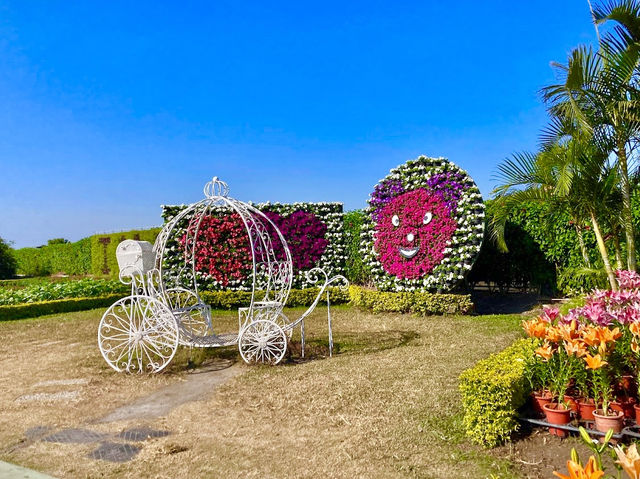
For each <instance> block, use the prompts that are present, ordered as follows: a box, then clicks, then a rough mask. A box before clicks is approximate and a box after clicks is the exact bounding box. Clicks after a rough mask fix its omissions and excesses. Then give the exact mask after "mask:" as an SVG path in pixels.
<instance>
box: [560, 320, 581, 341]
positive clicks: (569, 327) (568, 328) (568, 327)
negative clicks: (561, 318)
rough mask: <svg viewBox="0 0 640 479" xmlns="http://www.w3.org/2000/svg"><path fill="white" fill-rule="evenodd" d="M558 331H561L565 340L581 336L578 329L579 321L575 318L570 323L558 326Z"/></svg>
mask: <svg viewBox="0 0 640 479" xmlns="http://www.w3.org/2000/svg"><path fill="white" fill-rule="evenodd" d="M558 331H559V332H560V336H562V339H564V340H565V341H571V340H573V339H576V338H578V337H580V332H579V331H578V323H577V322H576V320H575V319H574V320H573V321H571V323H569V324H562V325H560V326H558Z"/></svg>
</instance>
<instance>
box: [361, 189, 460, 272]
mask: <svg viewBox="0 0 640 479" xmlns="http://www.w3.org/2000/svg"><path fill="white" fill-rule="evenodd" d="M456 227H457V223H456V220H455V219H453V218H452V217H451V212H450V211H449V209H448V208H447V206H446V205H445V203H444V202H443V201H442V199H440V198H439V197H438V196H437V195H436V194H434V193H432V192H430V191H427V190H426V189H423V188H419V189H417V190H414V191H409V192H407V193H403V194H401V195H400V196H397V197H395V198H394V199H393V200H391V201H390V202H389V203H388V204H387V205H386V206H384V208H382V210H380V212H379V216H378V222H377V224H376V233H375V243H374V246H375V250H376V252H377V253H378V257H379V260H380V263H381V264H382V267H383V268H384V269H385V271H386V272H387V273H389V274H392V275H394V276H397V277H398V278H401V279H405V278H406V279H417V278H420V277H422V276H425V275H427V274H429V273H430V272H431V271H432V270H433V268H434V267H435V266H436V265H438V264H439V263H440V262H441V261H442V260H443V259H444V249H445V248H446V247H447V241H449V240H450V239H451V238H452V236H453V233H454V232H455V230H456Z"/></svg>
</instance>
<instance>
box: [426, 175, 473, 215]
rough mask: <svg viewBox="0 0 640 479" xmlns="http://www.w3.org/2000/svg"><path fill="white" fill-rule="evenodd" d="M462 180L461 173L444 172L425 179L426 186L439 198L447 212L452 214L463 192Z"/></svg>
mask: <svg viewBox="0 0 640 479" xmlns="http://www.w3.org/2000/svg"><path fill="white" fill-rule="evenodd" d="M464 178H465V177H464V175H463V174H462V173H459V172H453V171H446V172H444V173H438V174H436V175H433V176H432V177H430V178H429V179H427V186H428V187H429V189H431V190H432V191H433V192H435V193H436V194H437V195H438V196H439V197H440V199H441V200H442V201H443V202H444V204H445V205H447V208H449V211H452V212H453V211H455V210H456V208H457V207H458V200H460V197H461V196H462V193H463V192H464V190H465V187H464V185H463V182H464Z"/></svg>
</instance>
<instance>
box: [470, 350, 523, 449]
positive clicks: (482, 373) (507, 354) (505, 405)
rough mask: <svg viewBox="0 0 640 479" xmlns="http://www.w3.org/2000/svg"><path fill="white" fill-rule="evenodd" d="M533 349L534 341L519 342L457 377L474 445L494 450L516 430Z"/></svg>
mask: <svg viewBox="0 0 640 479" xmlns="http://www.w3.org/2000/svg"><path fill="white" fill-rule="evenodd" d="M535 347H536V341H535V340H532V339H521V340H518V341H516V342H515V343H514V344H512V345H511V346H509V347H508V348H506V349H505V350H503V351H501V352H499V353H497V354H493V355H491V356H489V357H488V358H486V359H483V360H482V361H480V362H478V363H477V364H476V365H475V366H474V367H472V368H471V369H467V370H466V371H464V372H463V373H462V374H461V375H460V384H459V389H460V394H461V395H462V408H463V410H464V419H463V424H464V427H465V429H466V432H467V436H468V437H469V438H470V439H471V440H472V441H473V442H475V443H477V444H481V445H483V446H486V447H494V446H496V445H498V444H500V443H501V442H503V441H505V440H507V439H509V437H510V435H511V433H513V432H514V431H516V430H517V429H518V421H517V420H516V413H517V410H518V409H519V408H520V407H522V406H523V405H524V403H525V402H526V400H527V397H528V396H529V394H530V393H531V390H530V387H529V383H528V382H527V380H526V378H525V372H526V368H527V363H528V362H529V361H530V359H531V358H532V357H533V355H534V350H535Z"/></svg>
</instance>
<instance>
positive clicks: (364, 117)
mask: <svg viewBox="0 0 640 479" xmlns="http://www.w3.org/2000/svg"><path fill="white" fill-rule="evenodd" d="M594 37H595V33H594V29H593V26H592V24H591V23H590V15H589V9H588V4H587V1H586V0H579V1H578V0H562V1H557V0H556V1H551V0H539V1H536V2H514V1H512V0H505V1H484V2H477V1H476V2H471V1H462V0H461V1H458V2H442V1H440V0H438V1H436V0H433V1H422V2H390V1H389V2H375V1H367V2H360V1H352V2H344V1H342V2H332V1H323V2H317V3H311V2H226V1H217V2H205V1H202V2H197V1H194V2H160V1H154V2H151V1H149V2H145V1H136V2H124V1H122V2H119V1H109V2H81V1H78V2H71V1H64V2H62V1H61V2H55V1H40V2H39V1H30V2H24V1H8V2H7V1H4V2H0V105H1V107H0V236H1V237H3V238H5V239H7V240H10V241H13V242H14V246H15V247H23V246H36V245H39V244H43V243H45V242H46V240H47V239H49V238H54V237H65V238H68V239H71V240H77V239H80V238H82V237H85V236H88V235H90V234H93V233H96V232H106V231H120V230H126V229H131V228H142V227H148V226H152V225H159V224H160V223H161V219H160V207H159V205H160V204H173V203H189V202H192V201H196V200H198V199H200V198H201V196H202V186H203V185H204V183H205V182H206V181H208V179H209V178H211V176H213V175H218V176H220V177H221V178H223V179H225V180H226V181H227V182H228V183H229V184H230V187H231V192H232V195H233V196H234V197H236V198H239V199H242V200H253V201H266V200H271V201H282V202H292V201H341V202H344V203H345V208H346V209H355V208H361V207H364V206H365V202H366V199H367V197H368V195H369V193H370V191H371V190H372V187H373V185H374V184H375V183H376V182H377V181H378V180H379V179H380V178H382V177H384V176H385V175H386V173H387V172H388V170H389V169H390V168H392V167H394V166H396V165H398V164H400V163H402V162H404V161H406V160H407V159H410V158H415V157H417V156H418V155H420V154H425V155H428V156H445V157H448V158H449V159H451V160H452V161H454V162H455V163H457V164H459V165H460V166H462V167H463V168H465V169H466V170H468V171H469V172H470V173H471V175H472V176H473V177H474V178H475V180H476V182H477V183H478V185H479V187H480V189H481V191H482V193H483V195H485V197H487V196H488V195H489V192H490V191H491V188H492V187H493V183H492V181H491V176H492V174H493V173H494V172H495V168H496V165H497V164H498V163H499V162H500V161H501V160H502V159H504V158H505V157H507V156H508V155H509V154H510V153H512V152H514V151H519V150H527V149H535V147H536V145H537V140H538V133H539V130H540V128H541V127H542V126H544V124H545V121H546V117H545V112H544V109H543V107H542V106H541V104H540V102H539V98H538V95H537V91H538V89H539V88H540V87H541V86H543V85H545V84H547V83H549V82H551V81H553V79H554V75H553V71H552V69H551V68H550V66H549V62H550V61H554V60H555V61H564V60H565V59H566V57H567V54H568V52H569V51H570V50H571V48H573V47H574V46H576V45H578V44H580V43H589V42H593V41H594Z"/></svg>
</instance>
